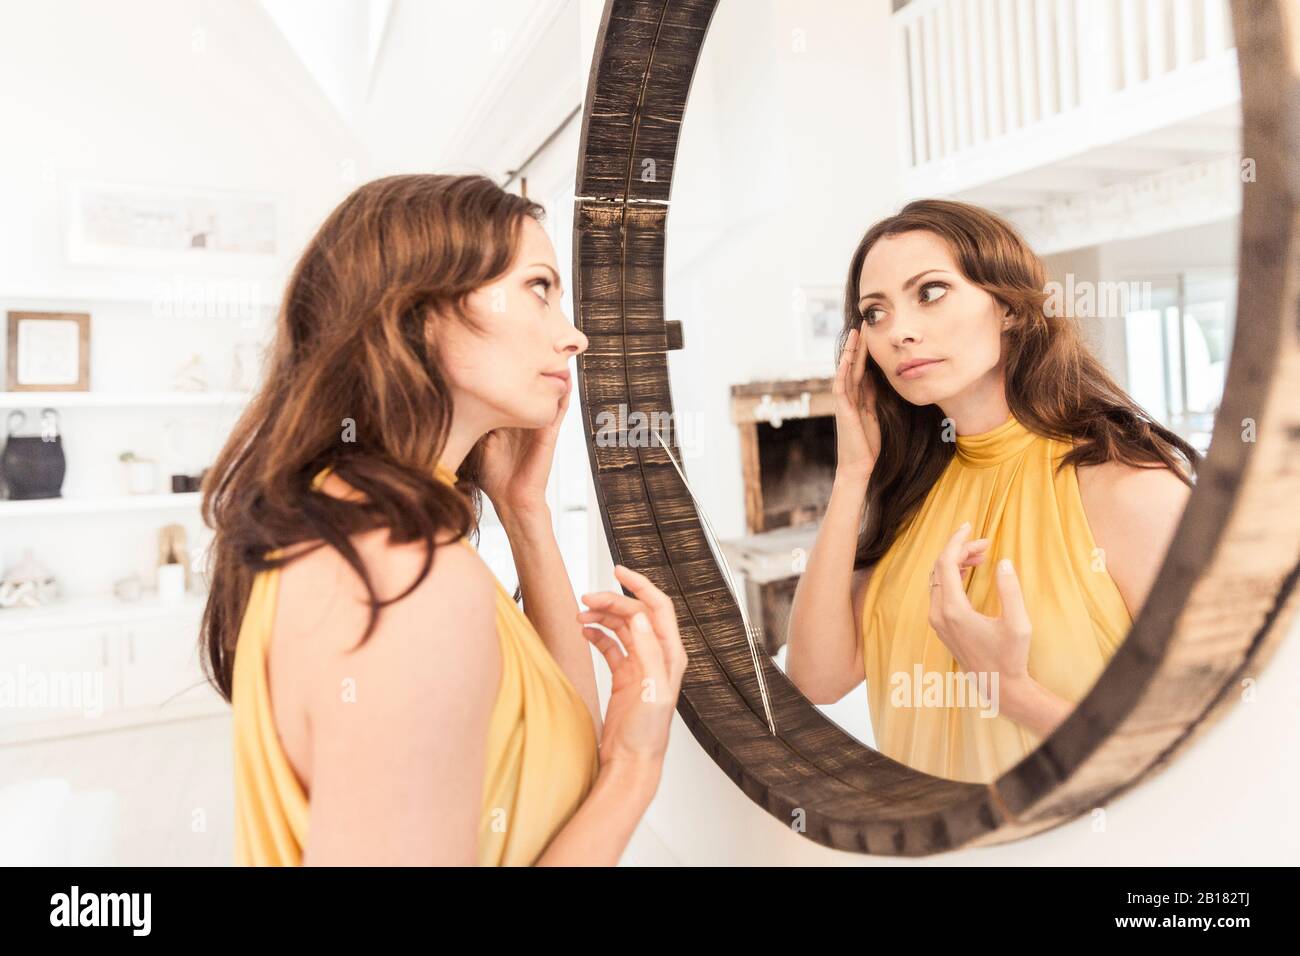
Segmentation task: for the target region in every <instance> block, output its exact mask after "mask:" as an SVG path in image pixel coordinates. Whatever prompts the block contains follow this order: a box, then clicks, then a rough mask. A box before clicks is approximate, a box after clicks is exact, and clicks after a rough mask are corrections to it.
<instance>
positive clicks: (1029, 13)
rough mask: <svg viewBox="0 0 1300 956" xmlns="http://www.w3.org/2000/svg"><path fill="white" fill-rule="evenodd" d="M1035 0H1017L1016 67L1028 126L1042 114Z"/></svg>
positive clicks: (1023, 114) (1022, 116) (1025, 120)
mask: <svg viewBox="0 0 1300 956" xmlns="http://www.w3.org/2000/svg"><path fill="white" fill-rule="evenodd" d="M1034 64H1035V60H1034V5H1033V0H1017V2H1016V69H1018V70H1019V71H1020V116H1021V122H1023V123H1024V124H1025V125H1026V126H1028V125H1029V124H1030V123H1033V122H1035V121H1036V120H1037V119H1038V118H1039V117H1040V116H1041V115H1042V114H1041V112H1040V110H1039V103H1038V81H1037V79H1036V78H1035V76H1034V74H1035V73H1036V72H1037V71H1036V70H1035V69H1034Z"/></svg>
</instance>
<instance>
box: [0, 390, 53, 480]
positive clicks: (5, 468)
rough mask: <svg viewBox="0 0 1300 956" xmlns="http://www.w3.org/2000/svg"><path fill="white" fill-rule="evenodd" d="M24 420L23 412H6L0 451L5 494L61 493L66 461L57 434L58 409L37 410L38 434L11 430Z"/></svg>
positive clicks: (19, 426)
mask: <svg viewBox="0 0 1300 956" xmlns="http://www.w3.org/2000/svg"><path fill="white" fill-rule="evenodd" d="M25 424H27V416H26V415H25V414H24V413H23V412H20V411H12V412H10V413H9V421H8V429H7V431H8V434H7V435H6V436H5V449H4V451H3V452H0V482H3V483H4V486H5V494H6V497H8V498H11V499H14V500H26V499H29V498H59V497H62V494H63V476H64V475H65V474H66V473H67V470H68V461H67V459H66V458H65V457H64V455H63V437H62V436H61V435H60V434H59V413H58V412H56V411H55V410H54V409H52V408H46V409H44V410H43V411H42V412H41V433H40V434H39V435H16V434H14V433H15V432H17V431H18V430H19V429H21V428H22V427H23V426H24V425H25Z"/></svg>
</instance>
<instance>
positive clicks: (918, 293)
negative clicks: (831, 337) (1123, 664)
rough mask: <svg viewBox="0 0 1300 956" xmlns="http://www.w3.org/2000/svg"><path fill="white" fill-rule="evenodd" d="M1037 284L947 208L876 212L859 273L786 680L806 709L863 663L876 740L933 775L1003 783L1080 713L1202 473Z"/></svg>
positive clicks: (1040, 276)
mask: <svg viewBox="0 0 1300 956" xmlns="http://www.w3.org/2000/svg"><path fill="white" fill-rule="evenodd" d="M1045 280H1046V272H1045V268H1044V266H1043V263H1042V261H1041V260H1040V259H1039V258H1038V257H1037V256H1036V255H1035V254H1034V253H1033V251H1032V250H1031V249H1030V248H1029V246H1028V245H1027V244H1026V243H1025V242H1024V240H1023V239H1022V238H1021V237H1020V236H1019V234H1017V233H1016V231H1015V230H1014V229H1013V228H1012V227H1011V226H1010V225H1009V224H1008V223H1006V222H1005V221H1004V220H1002V219H1001V218H999V217H997V216H995V215H994V214H992V213H989V212H987V211H986V210H983V209H980V208H979V207H977V206H973V205H970V204H967V203H960V202H954V201H947V200H918V201H916V202H912V203H910V204H908V205H907V206H906V207H904V208H903V209H902V210H901V211H900V212H899V213H898V214H897V215H894V216H891V217H889V218H887V219H884V220H882V221H881V222H878V223H876V224H875V225H873V226H872V227H871V228H870V229H869V230H868V231H867V232H866V234H865V235H864V236H863V238H862V240H861V241H860V242H859V244H858V246H857V249H856V250H855V252H854V254H853V256H852V259H851V261H850V265H849V274H848V279H847V283H846V287H845V320H844V329H843V332H842V336H841V355H840V361H839V366H838V369H837V372H836V378H835V386H834V393H835V402H836V433H837V439H836V441H837V451H838V460H837V466H836V473H835V482H834V490H833V492H832V495H831V499H830V503H829V505H828V508H827V511H826V514H825V517H824V519H823V523H822V525H821V528H820V529H819V532H818V537H817V541H816V546H815V548H814V549H813V552H812V554H811V555H810V557H809V560H808V564H807V568H806V571H805V573H804V574H803V576H802V577H801V579H800V581H799V584H798V587H797V590H796V592H795V598H794V605H793V607H792V609H791V615H790V629H789V638H788V640H789V650H788V656H787V672H788V674H789V676H790V679H791V680H792V681H793V682H794V683H795V684H796V685H797V686H798V687H799V688H800V689H801V690H802V691H803V692H804V694H805V695H806V696H808V697H809V699H811V700H812V701H814V702H815V703H830V702H834V701H836V700H839V699H840V698H841V697H843V696H844V694H846V693H847V692H848V691H850V690H852V689H853V688H854V687H856V686H857V685H858V684H861V683H862V682H863V680H864V679H865V680H866V684H867V697H868V701H869V706H870V710H871V721H872V728H873V731H874V733H875V737H876V744H877V747H878V748H879V749H880V751H881V752H882V753H884V754H886V755H887V756H890V757H893V758H894V759H896V760H898V761H900V762H902V763H904V764H907V765H908V766H911V767H914V768H916V769H919V770H923V771H925V772H927V773H931V774H934V775H936V776H942V777H948V778H952V779H958V780H966V781H972V782H988V781H991V780H993V779H995V778H996V777H997V776H999V775H1000V774H1001V773H1003V772H1004V771H1006V770H1007V769H1009V768H1010V767H1011V766H1013V765H1014V764H1016V763H1017V762H1018V761H1020V760H1021V759H1022V758H1023V757H1024V756H1026V755H1027V754H1028V753H1029V752H1031V751H1032V750H1033V749H1034V748H1035V747H1036V746H1037V745H1038V743H1039V742H1040V741H1041V740H1042V739H1043V738H1044V737H1046V736H1047V735H1048V734H1049V733H1050V732H1051V731H1052V729H1053V728H1054V727H1055V726H1057V724H1059V723H1060V722H1061V721H1062V720H1063V719H1065V717H1066V716H1068V715H1069V713H1070V711H1071V710H1072V709H1073V707H1074V706H1075V704H1077V703H1078V701H1079V700H1080V699H1081V698H1082V697H1083V696H1084V694H1086V693H1087V691H1088V689H1089V688H1090V687H1091V686H1092V684H1093V683H1094V682H1095V681H1096V679H1097V677H1098V676H1099V675H1100V673H1101V671H1102V669H1103V668H1104V667H1105V665H1106V662H1107V661H1108V660H1109V659H1110V658H1111V656H1112V655H1113V654H1114V652H1115V650H1116V648H1117V647H1118V646H1119V644H1120V643H1121V642H1122V641H1123V639H1124V637H1125V635H1126V634H1127V633H1128V630H1129V628H1130V626H1131V624H1132V621H1133V619H1134V618H1135V617H1136V616H1137V615H1138V613H1139V611H1140V609H1141V607H1142V605H1143V603H1144V602H1145V600H1146V597H1147V594H1148V592H1149V591H1150V588H1151V584H1152V581H1153V580H1154V578H1155V575H1156V573H1157V571H1158V570H1159V567H1160V564H1161V562H1162V561H1163V559H1164V555H1165V551H1166V550H1167V546H1168V544H1169V541H1170V539H1171V537H1172V535H1173V532H1174V529H1175V528H1176V527H1177V523H1178V520H1179V517H1180V515H1181V513H1182V509H1183V506H1184V505H1185V503H1186V499H1187V496H1188V494H1189V489H1190V487H1191V482H1192V477H1191V476H1192V474H1194V471H1195V468H1196V466H1197V460H1198V455H1197V453H1196V451H1195V449H1193V448H1192V446H1191V445H1190V444H1189V443H1187V442H1186V441H1185V440H1183V439H1182V438H1180V437H1179V436H1177V435H1176V434H1174V433H1173V432H1171V431H1170V430H1168V429H1166V428H1164V427H1163V426H1161V425H1159V424H1158V423H1156V422H1154V421H1152V420H1151V418H1150V417H1149V416H1148V415H1147V414H1146V413H1145V412H1144V411H1143V410H1142V409H1141V408H1140V407H1139V406H1138V405H1137V404H1136V403H1134V402H1133V400H1132V399H1130V398H1129V397H1128V396H1127V395H1126V394H1125V393H1124V391H1123V389H1121V388H1120V387H1119V385H1117V384H1116V383H1115V381H1114V380H1113V379H1112V378H1111V376H1110V375H1109V374H1108V373H1107V372H1106V370H1105V368H1104V367H1103V366H1102V365H1101V364H1100V363H1099V362H1098V361H1097V360H1096V359H1095V358H1094V357H1093V356H1092V355H1091V354H1090V352H1089V351H1088V348H1087V346H1086V345H1085V344H1084V343H1083V341H1082V340H1081V337H1080V334H1079V331H1078V328H1077V326H1076V324H1075V321H1074V319H1073V317H1072V316H1070V315H1066V314H1064V313H1063V310H1061V309H1059V308H1056V307H1055V306H1054V305H1053V304H1052V303H1051V302H1050V297H1049V294H1048V292H1047V291H1046V281H1045ZM1180 459H1181V460H1180ZM987 558H992V559H993V560H991V561H989V560H986V559H987Z"/></svg>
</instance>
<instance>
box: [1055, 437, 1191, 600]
mask: <svg viewBox="0 0 1300 956" xmlns="http://www.w3.org/2000/svg"><path fill="white" fill-rule="evenodd" d="M1076 474H1077V476H1078V481H1079V496H1080V498H1081V499H1082V501H1083V510H1084V513H1085V516H1086V517H1087V519H1088V525H1089V527H1090V528H1091V529H1092V534H1093V539H1094V540H1095V541H1096V544H1097V547H1098V548H1100V549H1101V551H1102V555H1103V560H1104V562H1105V565H1106V570H1107V571H1109V572H1110V575H1111V577H1112V578H1113V579H1114V580H1115V583H1116V585H1117V586H1118V587H1119V589H1120V592H1121V594H1122V595H1123V597H1124V600H1125V602H1126V603H1127V604H1128V607H1129V611H1130V614H1131V615H1132V616H1133V617H1136V616H1137V614H1138V612H1139V611H1140V610H1141V607H1142V605H1143V604H1145V603H1146V598H1147V595H1148V594H1149V593H1150V589H1151V585H1152V583H1153V582H1154V580H1155V576H1156V573H1157V572H1158V571H1159V570H1160V565H1161V564H1162V563H1163V562H1164V558H1165V553H1166V552H1167V551H1168V548H1169V543H1170V541H1171V540H1172V539H1173V536H1174V532H1175V531H1176V530H1177V529H1178V522H1179V521H1180V520H1181V518H1182V514H1183V509H1184V507H1186V505H1187V499H1188V497H1189V496H1190V495H1191V489H1190V488H1189V487H1188V486H1187V485H1186V484H1185V483H1184V482H1183V480H1182V479H1181V478H1179V476H1178V475H1177V474H1175V473H1174V472H1173V470H1171V469H1170V468H1168V467H1165V466H1163V465H1161V466H1137V465H1129V464H1125V463H1123V462H1117V461H1108V462H1103V463H1102V464H1099V465H1086V466H1080V467H1078V468H1076Z"/></svg>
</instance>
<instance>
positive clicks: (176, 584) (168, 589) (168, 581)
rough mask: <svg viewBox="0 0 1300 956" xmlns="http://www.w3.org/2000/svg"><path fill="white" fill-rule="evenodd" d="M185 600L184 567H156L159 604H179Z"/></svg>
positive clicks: (174, 565)
mask: <svg viewBox="0 0 1300 956" xmlns="http://www.w3.org/2000/svg"><path fill="white" fill-rule="evenodd" d="M184 600H185V565H183V564H160V565H158V601H159V603H161V604H173V605H174V604H180V603H181V602H182V601H184Z"/></svg>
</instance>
